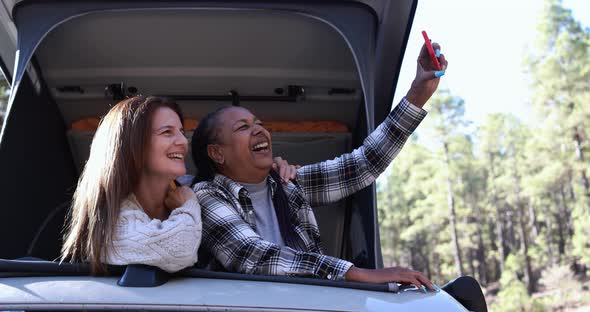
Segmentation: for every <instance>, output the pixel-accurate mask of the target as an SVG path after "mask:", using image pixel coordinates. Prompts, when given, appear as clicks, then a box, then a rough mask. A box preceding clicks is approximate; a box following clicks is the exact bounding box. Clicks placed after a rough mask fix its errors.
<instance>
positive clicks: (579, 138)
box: [574, 127, 590, 206]
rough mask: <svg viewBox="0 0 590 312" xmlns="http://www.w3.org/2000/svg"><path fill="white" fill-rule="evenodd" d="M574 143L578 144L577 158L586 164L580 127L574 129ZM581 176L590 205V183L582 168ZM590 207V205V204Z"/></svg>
mask: <svg viewBox="0 0 590 312" xmlns="http://www.w3.org/2000/svg"><path fill="white" fill-rule="evenodd" d="M574 141H575V142H576V158H578V160H579V161H580V162H581V163H582V164H584V163H585V161H586V160H585V158H584V149H583V148H582V136H581V135H580V132H579V131H578V127H574ZM580 176H581V178H582V179H581V180H582V181H581V184H582V187H583V189H584V195H585V197H586V203H587V204H588V203H590V181H589V180H588V176H587V175H586V170H584V168H583V167H582V169H581V172H580ZM589 206H590V204H589Z"/></svg>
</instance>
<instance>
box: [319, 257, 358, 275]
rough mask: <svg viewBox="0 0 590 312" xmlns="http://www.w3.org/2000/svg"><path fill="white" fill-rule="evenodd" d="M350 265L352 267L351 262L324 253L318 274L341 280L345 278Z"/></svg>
mask: <svg viewBox="0 0 590 312" xmlns="http://www.w3.org/2000/svg"><path fill="white" fill-rule="evenodd" d="M350 267H352V263H351V262H348V261H346V260H342V259H338V258H334V257H330V256H325V255H323V256H322V259H321V260H320V265H319V267H318V269H317V271H316V275H317V276H318V277H319V278H325V279H329V280H333V281H340V280H344V275H346V272H348V270H349V269H350Z"/></svg>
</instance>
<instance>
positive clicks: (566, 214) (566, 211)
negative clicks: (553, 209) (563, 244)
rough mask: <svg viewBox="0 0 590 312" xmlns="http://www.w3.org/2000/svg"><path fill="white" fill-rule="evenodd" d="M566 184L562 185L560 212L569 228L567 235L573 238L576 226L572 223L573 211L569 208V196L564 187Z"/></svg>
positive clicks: (567, 228)
mask: <svg viewBox="0 0 590 312" xmlns="http://www.w3.org/2000/svg"><path fill="white" fill-rule="evenodd" d="M563 188H564V186H563V184H562V185H561V187H560V193H561V202H562V205H561V207H562V208H561V209H560V214H561V216H560V217H561V218H563V220H564V222H565V226H566V230H567V235H568V236H569V239H570V240H571V238H572V236H574V227H573V225H572V212H571V210H570V208H569V205H568V204H567V198H566V194H565V190H564V189H563Z"/></svg>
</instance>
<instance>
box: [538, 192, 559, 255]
mask: <svg viewBox="0 0 590 312" xmlns="http://www.w3.org/2000/svg"><path fill="white" fill-rule="evenodd" d="M546 197H547V198H551V197H552V195H551V193H547V194H546ZM541 207H542V211H543V214H544V215H545V216H546V217H545V219H546V222H547V230H546V231H545V240H546V241H547V252H548V253H549V261H551V264H553V265H555V264H557V258H556V257H555V250H554V249H553V247H554V245H555V243H554V240H553V237H554V236H553V222H552V216H553V214H552V213H551V211H550V210H549V207H548V206H547V205H542V206H541Z"/></svg>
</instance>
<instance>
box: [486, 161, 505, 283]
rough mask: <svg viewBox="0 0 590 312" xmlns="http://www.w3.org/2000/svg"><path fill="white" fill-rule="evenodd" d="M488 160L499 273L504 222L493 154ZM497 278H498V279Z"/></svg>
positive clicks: (501, 263)
mask: <svg viewBox="0 0 590 312" xmlns="http://www.w3.org/2000/svg"><path fill="white" fill-rule="evenodd" d="M488 155H489V159H490V174H491V179H490V181H491V183H490V184H491V187H492V205H493V206H494V207H495V208H496V220H497V221H496V235H497V236H498V251H499V252H500V271H504V262H505V260H506V256H507V253H506V248H504V245H505V241H504V222H503V221H502V219H503V218H502V208H501V207H500V204H499V203H498V192H497V190H496V182H495V178H496V173H495V170H494V153H491V152H490V153H489V154H488ZM498 278H499V277H498Z"/></svg>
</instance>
